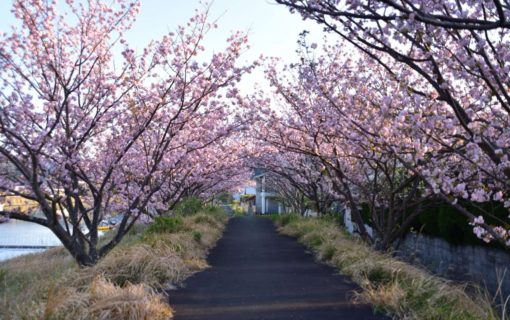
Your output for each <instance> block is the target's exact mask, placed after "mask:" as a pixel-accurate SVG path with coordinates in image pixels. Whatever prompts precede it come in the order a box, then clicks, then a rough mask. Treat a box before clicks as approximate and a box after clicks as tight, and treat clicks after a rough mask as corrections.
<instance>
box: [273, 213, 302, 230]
mask: <svg viewBox="0 0 510 320" xmlns="http://www.w3.org/2000/svg"><path fill="white" fill-rule="evenodd" d="M297 219H298V217H297V216H296V215H294V214H284V215H282V216H279V217H278V222H279V223H280V225H281V226H282V227H284V226H286V225H288V224H289V223H291V222H292V221H295V220H297Z"/></svg>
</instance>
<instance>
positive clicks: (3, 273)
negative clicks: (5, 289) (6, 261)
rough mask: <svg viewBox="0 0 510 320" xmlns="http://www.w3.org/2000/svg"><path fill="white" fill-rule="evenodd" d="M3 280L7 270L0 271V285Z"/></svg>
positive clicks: (5, 277)
mask: <svg viewBox="0 0 510 320" xmlns="http://www.w3.org/2000/svg"><path fill="white" fill-rule="evenodd" d="M5 279H7V270H5V269H0V285H1V284H2V282H4V280H5Z"/></svg>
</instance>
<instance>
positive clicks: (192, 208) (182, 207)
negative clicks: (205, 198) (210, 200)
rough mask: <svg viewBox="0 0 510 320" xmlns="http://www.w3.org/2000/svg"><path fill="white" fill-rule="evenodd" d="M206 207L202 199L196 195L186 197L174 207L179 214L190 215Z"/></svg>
mask: <svg viewBox="0 0 510 320" xmlns="http://www.w3.org/2000/svg"><path fill="white" fill-rule="evenodd" d="M203 208H204V203H203V202H202V200H200V199H199V198H196V197H189V198H185V199H184V200H182V201H181V202H179V203H178V204H177V205H176V206H175V209H174V212H175V213H176V214H178V215H182V216H189V215H192V214H195V213H197V212H199V211H200V210H202V209H203Z"/></svg>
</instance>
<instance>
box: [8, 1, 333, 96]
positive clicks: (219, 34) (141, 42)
mask: <svg viewBox="0 0 510 320" xmlns="http://www.w3.org/2000/svg"><path fill="white" fill-rule="evenodd" d="M141 2H142V6H141V11H140V14H139V15H138V17H137V21H136V23H135V24H134V26H133V28H132V29H131V30H130V32H129V33H127V34H126V38H127V40H128V43H130V44H131V46H133V47H135V48H138V49H141V48H143V47H144V46H145V44H146V43H148V42H149V41H150V40H152V39H158V38H160V37H161V36H162V35H163V34H165V33H167V32H169V31H173V30H175V29H176V27H177V26H178V25H181V24H185V23H186V22H187V20H188V19H189V18H190V17H192V16H193V14H194V11H195V9H196V8H202V7H203V5H202V4H200V0H142V1H141ZM10 9H11V1H9V0H0V30H1V31H4V32H8V31H9V26H10V25H12V24H13V23H14V21H15V20H14V18H13V17H12V14H11V12H10ZM210 17H211V18H212V19H215V18H220V19H219V21H218V26H219V28H218V29H216V30H214V32H213V33H211V34H209V35H208V36H207V38H206V42H205V44H206V47H207V48H208V49H209V50H211V51H220V50H221V49H222V48H223V47H224V46H225V42H224V40H225V39H226V38H227V37H228V36H229V35H230V31H233V30H243V31H249V34H250V45H251V49H250V50H249V51H248V52H246V53H245V54H244V56H243V57H242V59H241V60H242V61H244V60H252V59H254V58H256V57H258V56H260V54H264V55H265V56H278V57H283V58H284V60H285V61H288V62H294V61H295V60H296V57H297V56H296V53H295V50H296V48H297V44H296V41H297V38H298V35H299V33H300V32H302V31H303V30H308V31H310V32H311V33H310V35H309V39H310V42H321V41H320V40H321V39H322V37H323V36H324V33H323V32H322V29H321V27H320V26H318V25H317V24H316V23H314V22H310V21H303V20H302V19H301V17H300V16H299V15H297V14H291V13H290V12H289V11H288V10H287V8H286V7H283V6H281V5H277V4H275V2H274V0H214V1H213V2H212V7H211V14H210ZM246 80H248V81H246ZM260 81H263V80H262V75H261V72H260V71H259V72H257V73H256V74H255V75H253V76H250V77H249V78H248V79H245V81H243V91H245V90H247V89H248V90H249V88H250V87H251V86H252V85H253V83H254V82H260Z"/></svg>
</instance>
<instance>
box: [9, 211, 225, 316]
mask: <svg viewBox="0 0 510 320" xmlns="http://www.w3.org/2000/svg"><path fill="white" fill-rule="evenodd" d="M226 220H227V219H226V216H225V215H223V214H215V215H211V214H207V213H199V214H196V215H193V216H188V217H184V218H183V222H184V228H183V229H182V230H179V231H178V232H175V233H164V234H163V233H158V234H148V235H146V234H144V233H143V232H141V231H139V232H137V233H134V234H131V235H129V236H128V237H127V238H126V239H125V240H124V241H123V243H122V244H121V245H119V246H118V247H117V248H116V249H114V250H113V251H112V252H111V253H110V254H109V255H107V256H106V257H105V258H103V259H102V260H101V261H100V262H99V263H98V264H97V265H96V266H94V267H91V268H85V269H80V268H78V267H77V265H76V264H75V262H74V261H73V259H72V258H71V257H70V256H69V254H68V253H67V252H66V251H65V250H63V249H52V250H49V251H47V252H44V253H40V254H33V255H28V256H23V257H19V258H15V259H12V260H9V261H6V262H4V263H0V319H6V320H7V319H168V318H169V317H170V315H171V309H170V307H169V306H168V305H167V303H166V298H165V297H163V296H162V295H161V294H157V293H155V291H154V289H166V288H168V287H170V286H171V285H172V286H174V285H177V284H179V283H180V282H182V281H183V280H184V279H186V278H187V277H189V276H190V275H191V274H193V273H194V272H197V271H200V270H203V269H204V268H206V267H207V263H206V260H205V257H206V255H207V252H208V250H209V249H210V248H211V247H212V246H213V245H214V244H215V243H216V241H217V240H218V239H219V238H220V237H221V234H222V232H223V229H224V226H225V223H226ZM197 234H200V236H197Z"/></svg>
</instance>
